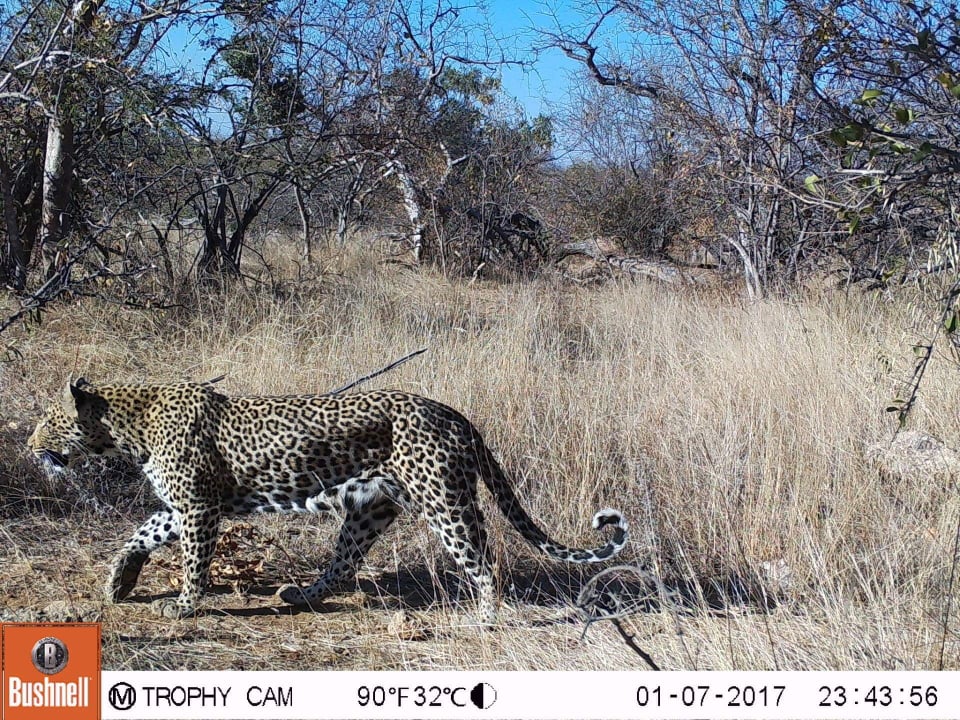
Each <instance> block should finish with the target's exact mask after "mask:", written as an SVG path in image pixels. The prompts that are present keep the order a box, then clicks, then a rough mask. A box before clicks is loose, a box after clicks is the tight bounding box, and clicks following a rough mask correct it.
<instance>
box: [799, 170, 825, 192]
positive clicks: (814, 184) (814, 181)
mask: <svg viewBox="0 0 960 720" xmlns="http://www.w3.org/2000/svg"><path fill="white" fill-rule="evenodd" d="M821 179H822V178H821V177H820V176H819V175H807V177H806V178H804V180H803V186H804V187H805V188H806V189H807V192H808V193H810V194H811V195H819V194H820V187H819V186H818V183H819V182H820V180H821Z"/></svg>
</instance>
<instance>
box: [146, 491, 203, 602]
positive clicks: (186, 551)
mask: <svg viewBox="0 0 960 720" xmlns="http://www.w3.org/2000/svg"><path fill="white" fill-rule="evenodd" d="M179 517H180V548H181V550H182V553H183V588H182V589H181V591H180V595H179V596H177V597H176V598H161V599H160V600H157V601H155V602H154V603H153V611H154V613H155V614H157V615H159V616H161V617H166V618H186V617H191V616H192V615H193V614H194V613H195V612H196V611H197V602H198V600H199V599H200V595H201V594H202V593H203V590H204V588H205V587H206V585H207V580H208V576H209V574H210V561H211V560H213V553H214V550H215V549H216V546H217V535H218V532H219V528H220V508H218V507H201V508H191V509H189V510H184V511H183V512H181V513H179Z"/></svg>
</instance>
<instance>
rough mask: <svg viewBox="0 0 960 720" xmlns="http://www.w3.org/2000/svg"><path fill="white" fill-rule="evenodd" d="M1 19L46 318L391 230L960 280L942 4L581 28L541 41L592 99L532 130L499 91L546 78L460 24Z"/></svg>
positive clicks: (954, 88)
mask: <svg viewBox="0 0 960 720" xmlns="http://www.w3.org/2000/svg"><path fill="white" fill-rule="evenodd" d="M5 8H6V9H5V10H2V11H0V12H3V15H2V16H0V136H2V138H3V139H2V141H0V206H2V210H3V212H2V223H0V238H2V247H0V276H2V279H3V281H4V282H5V284H6V285H7V287H8V288H9V289H10V291H11V292H12V293H14V294H15V295H17V296H18V297H20V298H21V299H22V300H23V303H24V307H26V308H28V309H30V310H35V309H36V308H37V307H40V306H42V305H43V304H44V303H47V302H49V301H50V300H51V299H53V298H56V297H59V296H60V295H62V294H63V293H64V292H68V291H69V292H70V293H75V292H78V291H81V292H83V291H90V292H96V293H99V294H103V293H105V292H106V291H105V289H104V288H105V287H106V285H107V282H106V281H107V280H110V281H111V282H110V283H109V286H110V288H111V290H110V291H109V293H112V294H113V295H114V296H115V297H116V298H117V299H120V300H122V301H123V302H132V303H138V304H154V305H164V304H169V303H172V302H176V301H177V298H178V296H179V294H180V293H182V291H183V290H184V289H185V288H193V287H197V286H203V285H205V284H208V283H210V282H216V283H220V282H223V281H224V279H225V278H230V277H238V276H243V275H245V274H250V273H257V272H259V271H258V270H251V269H250V268H251V267H253V268H262V267H263V265H264V263H263V261H262V256H263V243H265V242H267V241H268V240H269V237H270V234H271V232H276V231H278V230H280V231H283V232H284V233H285V234H286V235H288V236H289V237H290V238H291V242H298V243H299V245H300V247H301V253H302V258H303V263H304V267H307V266H309V265H310V263H312V262H313V261H314V257H315V254H316V253H315V250H316V246H317V245H318V244H319V243H338V242H339V243H343V242H345V241H346V239H347V238H348V237H349V236H350V235H351V233H352V232H353V231H354V230H356V229H359V228H366V229H371V228H372V229H375V230H377V231H378V232H379V234H380V236H381V237H382V238H383V239H385V240H387V241H388V242H385V243H384V244H383V246H384V248H385V253H387V254H397V255H403V257H404V258H405V259H406V260H407V261H409V262H411V263H413V264H420V265H423V264H429V265H433V266H439V267H440V268H442V269H443V270H444V271H446V272H450V273H455V274H464V275H468V276H469V275H476V274H478V273H486V272H501V271H509V272H517V271H519V272H522V273H530V272H535V271H536V270H537V269H538V268H540V267H542V266H543V265H544V264H546V263H549V262H550V261H551V260H552V259H555V258H556V257H557V251H558V249H559V250H562V249H563V247H564V246H565V245H568V244H570V243H571V242H573V243H582V242H583V241H585V240H586V241H589V240H591V239H592V238H597V237H605V238H613V239H615V240H617V241H618V242H619V246H620V247H621V248H623V251H624V252H625V253H627V254H629V255H634V256H640V257H652V258H656V259H658V260H661V261H664V260H665V261H670V262H681V263H683V262H694V261H695V262H701V263H702V262H707V263H709V264H712V265H714V266H717V267H718V268H720V269H722V270H725V271H727V272H728V273H729V274H732V275H734V276H736V277H739V278H740V281H741V282H742V285H743V287H744V288H745V290H746V292H747V293H748V294H749V295H750V296H752V297H759V296H762V295H765V294H768V293H770V292H773V291H779V290H781V289H783V288H785V287H789V286H790V285H791V284H793V283H795V282H796V281H797V280H799V279H802V278H803V277H805V276H806V275H807V274H809V273H810V272H814V271H820V270H823V269H828V270H833V271H837V270H842V271H843V275H844V279H846V280H848V281H861V280H869V281H870V282H873V283H875V284H886V283H890V282H903V281H906V280H915V279H917V278H919V277H921V276H923V275H925V274H928V273H930V272H937V273H944V272H947V273H954V272H955V267H956V255H957V248H956V231H955V227H956V221H957V187H958V183H957V179H958V178H957V174H958V171H960V148H958V146H957V137H960V133H958V129H960V128H958V126H957V124H958V120H957V118H958V117H960V114H958V110H960V19H958V15H957V12H956V10H955V9H954V8H953V7H950V6H948V5H947V4H942V3H926V4H923V3H913V2H901V1H899V0H883V1H881V0H827V1H825V2H824V1H820V0H792V1H791V2H785V3H766V2H759V1H758V0H694V2H689V1H687V0H685V1H684V2H679V1H678V0H661V1H659V2H655V3H654V2H645V1H638V2H634V1H620V2H612V3H610V4H609V5H606V6H604V5H601V6H595V5H585V6H583V8H582V9H581V14H580V22H579V23H578V22H575V21H572V20H570V19H569V18H570V17H572V16H571V15H570V14H569V13H564V14H563V16H562V18H563V19H562V20H561V19H559V18H560V16H558V19H556V20H555V22H554V24H553V25H551V26H547V27H539V28H534V29H535V30H537V31H538V32H539V38H540V39H539V40H538V43H539V45H540V47H539V48H536V49H537V50H539V51H542V52H546V51H548V50H550V49H551V48H552V50H553V51H558V50H559V51H563V52H565V53H566V54H567V55H568V56H569V57H571V58H574V59H575V60H576V61H578V62H579V63H580V64H581V65H582V68H583V71H584V73H585V75H586V76H587V77H588V78H589V79H590V81H589V82H588V83H581V84H579V85H574V90H573V91H572V92H573V95H572V96H571V97H570V98H569V102H568V103H567V105H566V107H565V108H558V109H557V110H556V111H555V112H554V113H552V115H551V116H549V117H548V116H539V117H536V118H529V117H526V116H525V115H524V113H523V111H522V110H521V109H520V108H518V107H515V106H514V105H513V104H512V103H511V102H510V101H509V100H508V99H506V98H505V97H504V95H503V92H502V89H501V86H500V80H499V75H498V73H499V71H500V69H502V68H503V67H504V66H505V65H506V64H509V63H523V62H530V60H529V58H530V57H532V55H531V53H530V52H527V51H524V50H516V51H511V52H510V53H507V52H505V51H504V50H502V49H501V46H500V45H499V44H498V42H497V39H496V38H493V37H492V35H491V33H490V29H489V28H487V27H484V26H483V25H482V24H480V21H479V20H478V19H477V18H478V17H479V16H478V15H477V14H476V13H475V12H473V11H472V10H470V9H469V8H466V7H461V6H459V5H457V4H456V3H455V2H453V1H452V0H442V1H441V2H439V3H434V4H427V3H422V2H419V0H405V1H404V2H400V3H396V2H391V3H381V2H379V0H365V1H364V2H349V3H347V2H343V1H342V0H259V1H256V2H249V1H245V0H230V1H229V2H194V3H185V2H182V0H163V1H162V2H159V3H155V4H153V5H147V4H142V3H136V2H127V1H125V0H81V1H80V2H77V3H68V2H64V1H62V0H61V1H58V2H40V0H18V1H17V2H13V3H9V4H8V5H7V6H5ZM598 8H599V9H598ZM611 34H613V35H614V36H615V37H616V38H618V42H617V44H616V45H615V47H617V48H619V50H618V51H617V52H614V51H612V50H609V49H608V47H607V45H606V44H605V43H604V41H603V38H604V37H610V36H611ZM624 37H632V38H634V39H635V41H634V42H633V43H632V44H631V43H629V42H626V43H625V42H623V38H624ZM611 47H613V45H611ZM561 147H562V148H563V150H564V153H562V154H561V153H558V152H557V150H558V148H561ZM369 235H370V233H366V236H369ZM294 238H296V240H294ZM267 270H269V268H267ZM950 308H951V309H952V305H951V306H950Z"/></svg>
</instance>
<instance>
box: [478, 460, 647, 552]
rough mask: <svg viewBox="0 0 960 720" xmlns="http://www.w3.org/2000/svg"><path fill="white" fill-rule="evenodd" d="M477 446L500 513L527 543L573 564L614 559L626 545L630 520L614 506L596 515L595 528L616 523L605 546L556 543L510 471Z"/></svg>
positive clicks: (484, 476)
mask: <svg viewBox="0 0 960 720" xmlns="http://www.w3.org/2000/svg"><path fill="white" fill-rule="evenodd" d="M475 447H476V449H477V457H478V459H479V461H480V476H481V477H482V478H483V482H484V484H485V485H486V486H487V489H488V490H489V491H490V494H491V495H493V497H494V499H495V500H496V502H497V506H498V507H499V508H500V512H502V513H503V514H504V515H505V516H506V518H507V520H509V521H510V524H511V525H513V527H514V528H516V530H517V532H519V533H520V534H521V535H523V537H524V538H525V539H526V540H527V542H529V543H530V544H531V545H533V546H534V547H536V548H539V549H540V550H541V551H543V552H544V553H546V554H547V555H549V556H550V557H552V558H554V559H555V560H561V561H563V562H570V563H593V562H601V561H603V560H608V559H610V558H612V557H613V556H614V555H616V554H617V553H619V552H620V551H621V550H623V548H624V547H625V546H626V544H627V538H628V536H629V532H628V531H627V521H626V519H624V517H623V515H622V514H621V513H620V512H619V511H618V510H612V509H610V508H604V509H603V510H600V511H599V512H598V513H596V514H595V515H594V516H593V527H595V528H596V529H597V530H601V529H602V528H604V527H606V526H608V525H612V526H613V528H614V531H613V537H612V538H610V540H608V541H607V543H606V544H605V545H601V546H600V547H595V548H572V547H568V546H566V545H561V544H560V543H558V542H555V541H554V540H552V539H551V538H550V537H549V536H548V535H547V534H546V533H545V532H544V531H543V530H541V529H540V528H539V527H538V526H537V524H536V523H535V522H534V521H533V519H532V518H531V517H530V516H529V515H528V514H527V511H526V510H524V509H523V506H522V505H521V504H520V501H519V500H518V499H517V495H516V493H515V492H514V490H513V487H512V485H511V483H510V481H509V479H508V478H507V475H506V473H505V472H504V471H503V468H501V467H500V463H498V462H497V460H496V458H494V457H493V454H492V453H491V452H490V450H488V449H487V447H486V445H485V444H484V443H483V442H482V441H480V442H477V443H476V445H475Z"/></svg>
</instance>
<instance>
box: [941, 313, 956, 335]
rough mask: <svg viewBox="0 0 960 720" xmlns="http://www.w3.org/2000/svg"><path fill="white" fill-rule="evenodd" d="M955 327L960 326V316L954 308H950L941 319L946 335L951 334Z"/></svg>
mask: <svg viewBox="0 0 960 720" xmlns="http://www.w3.org/2000/svg"><path fill="white" fill-rule="evenodd" d="M957 327H960V317H958V316H957V311H956V310H951V311H950V314H949V315H947V317H946V318H945V319H944V321H943V329H944V330H946V331H947V335H953V333H955V332H956V331H957Z"/></svg>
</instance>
